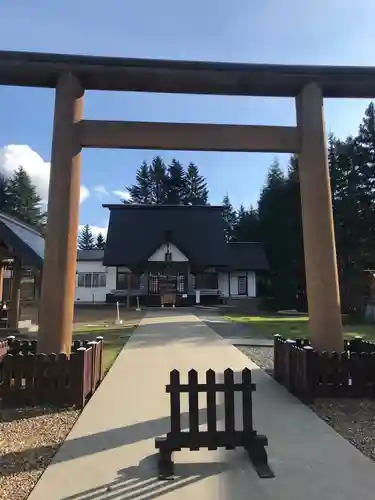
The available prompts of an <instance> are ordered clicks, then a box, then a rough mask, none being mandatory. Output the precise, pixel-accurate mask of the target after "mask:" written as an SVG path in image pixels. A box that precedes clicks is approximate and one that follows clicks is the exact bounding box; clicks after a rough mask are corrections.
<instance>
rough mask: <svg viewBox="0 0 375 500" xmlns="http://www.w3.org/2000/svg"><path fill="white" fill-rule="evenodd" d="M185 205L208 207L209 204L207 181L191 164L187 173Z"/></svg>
mask: <svg viewBox="0 0 375 500" xmlns="http://www.w3.org/2000/svg"><path fill="white" fill-rule="evenodd" d="M184 203H185V204H186V205H207V203H208V188H207V182H206V179H205V178H204V177H203V176H202V175H200V174H199V169H198V167H197V166H196V165H194V163H190V164H189V165H188V168H187V171H186V176H185V193H184Z"/></svg>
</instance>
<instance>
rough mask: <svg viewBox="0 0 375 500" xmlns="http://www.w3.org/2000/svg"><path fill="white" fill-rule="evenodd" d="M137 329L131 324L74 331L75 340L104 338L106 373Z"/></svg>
mask: <svg viewBox="0 0 375 500" xmlns="http://www.w3.org/2000/svg"><path fill="white" fill-rule="evenodd" d="M136 327H137V325H136V324H130V325H125V326H120V327H119V326H116V327H115V328H110V327H108V328H107V327H104V328H103V326H100V325H98V326H97V327H96V326H94V327H93V326H88V327H80V328H78V329H76V330H75V331H74V335H73V339H74V340H82V339H85V340H86V339H89V340H95V338H96V337H100V336H101V337H103V338H104V353H103V368H104V373H107V371H108V370H109V369H110V367H111V366H112V364H113V362H114V361H115V359H116V358H117V356H118V355H119V353H120V351H121V349H122V348H123V347H124V345H125V344H126V342H127V341H128V340H129V338H130V336H131V335H132V333H133V331H134V330H135V328H136Z"/></svg>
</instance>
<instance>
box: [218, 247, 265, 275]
mask: <svg viewBox="0 0 375 500" xmlns="http://www.w3.org/2000/svg"><path fill="white" fill-rule="evenodd" d="M228 248H229V255H230V268H231V269H236V270H238V271H240V270H247V271H265V270H267V269H268V262H267V257H266V254H265V252H264V248H263V244H262V243H258V242H254V243H252V242H251V243H247V242H246V243H241V242H233V243H232V242H231V243H228Z"/></svg>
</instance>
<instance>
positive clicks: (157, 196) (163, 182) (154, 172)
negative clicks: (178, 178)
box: [150, 156, 168, 204]
mask: <svg viewBox="0 0 375 500" xmlns="http://www.w3.org/2000/svg"><path fill="white" fill-rule="evenodd" d="M150 176H151V199H152V203H155V204H161V203H165V201H166V195H167V189H168V178H167V167H166V165H165V163H164V161H163V159H162V158H161V156H155V158H154V159H153V160H152V163H151V167H150Z"/></svg>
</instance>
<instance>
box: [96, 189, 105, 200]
mask: <svg viewBox="0 0 375 500" xmlns="http://www.w3.org/2000/svg"><path fill="white" fill-rule="evenodd" d="M94 191H95V193H96V195H97V197H98V198H99V200H101V199H103V198H104V197H105V196H108V191H107V190H106V188H105V186H95V187H94Z"/></svg>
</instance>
